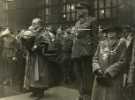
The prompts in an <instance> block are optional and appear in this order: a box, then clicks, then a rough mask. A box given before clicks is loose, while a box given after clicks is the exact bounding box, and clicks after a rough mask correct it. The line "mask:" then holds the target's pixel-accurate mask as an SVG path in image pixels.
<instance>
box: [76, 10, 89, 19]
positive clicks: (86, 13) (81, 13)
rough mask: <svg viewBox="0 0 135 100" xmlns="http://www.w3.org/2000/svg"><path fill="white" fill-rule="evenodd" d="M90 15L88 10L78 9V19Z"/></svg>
mask: <svg viewBox="0 0 135 100" xmlns="http://www.w3.org/2000/svg"><path fill="white" fill-rule="evenodd" d="M84 15H88V9H77V18H80V17H81V16H84Z"/></svg>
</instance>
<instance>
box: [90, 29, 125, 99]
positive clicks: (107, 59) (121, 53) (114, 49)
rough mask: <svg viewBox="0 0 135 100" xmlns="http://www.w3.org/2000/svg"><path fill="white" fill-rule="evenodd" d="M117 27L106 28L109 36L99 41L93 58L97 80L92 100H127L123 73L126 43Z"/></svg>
mask: <svg viewBox="0 0 135 100" xmlns="http://www.w3.org/2000/svg"><path fill="white" fill-rule="evenodd" d="M118 31H119V30H117V28H115V27H112V28H108V29H106V30H104V32H106V33H107V37H106V38H105V39H104V40H102V41H100V42H99V45H98V47H97V51H96V53H95V56H94V58H93V71H94V73H95V80H94V84H93V90H92V99H91V100H125V97H124V95H123V88H122V85H123V75H124V72H125V70H126V66H124V64H125V63H126V43H125V42H124V41H120V39H119V38H118V37H117V35H118V34H119V32H118Z"/></svg>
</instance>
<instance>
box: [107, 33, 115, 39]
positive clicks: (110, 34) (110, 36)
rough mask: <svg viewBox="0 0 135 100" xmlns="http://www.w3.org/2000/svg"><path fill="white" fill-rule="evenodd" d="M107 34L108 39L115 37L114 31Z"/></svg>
mask: <svg viewBox="0 0 135 100" xmlns="http://www.w3.org/2000/svg"><path fill="white" fill-rule="evenodd" d="M107 36H108V38H109V39H116V32H109V33H108V34H107Z"/></svg>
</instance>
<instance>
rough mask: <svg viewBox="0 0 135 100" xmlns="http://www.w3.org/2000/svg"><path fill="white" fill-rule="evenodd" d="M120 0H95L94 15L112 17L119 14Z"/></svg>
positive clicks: (104, 17)
mask: <svg viewBox="0 0 135 100" xmlns="http://www.w3.org/2000/svg"><path fill="white" fill-rule="evenodd" d="M120 1H122V0H95V15H96V17H97V18H98V19H99V20H100V19H113V18H117V17H118V16H119V13H118V12H119V6H120Z"/></svg>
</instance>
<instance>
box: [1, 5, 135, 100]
mask: <svg viewBox="0 0 135 100" xmlns="http://www.w3.org/2000/svg"><path fill="white" fill-rule="evenodd" d="M76 9H77V10H78V12H79V13H78V17H79V20H78V21H77V22H76V23H75V25H74V26H70V27H64V26H60V27H59V28H58V29H57V30H56V32H55V33H53V31H52V28H51V26H44V25H43V22H42V20H41V19H40V18H34V19H33V20H32V25H31V26H30V27H28V29H25V30H21V31H20V32H19V33H18V34H13V33H14V32H12V31H11V30H10V29H9V28H5V29H3V30H1V34H0V55H1V57H0V83H1V84H2V85H9V86H11V87H12V86H13V85H16V82H19V85H20V86H21V87H22V88H24V89H26V90H28V91H31V92H32V94H31V95H30V96H31V97H36V100H40V99H41V98H42V97H43V96H44V94H45V93H46V90H48V89H49V88H51V87H54V86H57V85H60V84H61V82H64V83H66V84H69V83H72V82H74V81H76V83H77V84H78V91H79V93H80V96H79V97H78V98H77V100H134V98H135V97H134V93H135V91H134V86H135V63H134V62H135V58H134V57H135V55H134V53H135V50H134V49H135V37H134V32H135V29H134V28H133V27H131V26H125V25H124V26H107V27H105V28H103V29H102V28H100V29H99V27H98V28H97V27H96V24H95V21H96V18H94V17H92V16H91V15H89V10H88V9H90V8H89V6H88V5H87V4H85V3H80V4H79V5H77V6H76ZM17 84H18V83H17Z"/></svg>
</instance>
